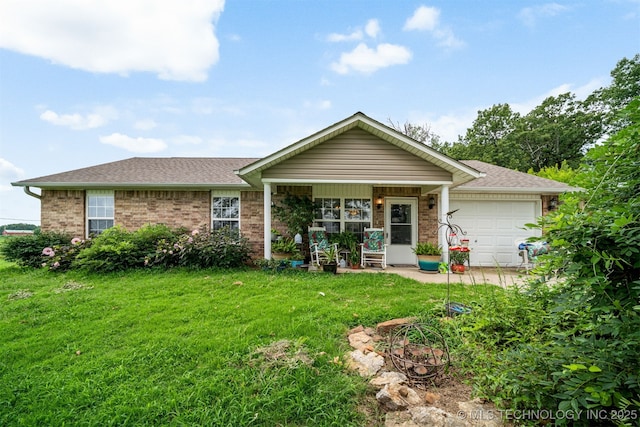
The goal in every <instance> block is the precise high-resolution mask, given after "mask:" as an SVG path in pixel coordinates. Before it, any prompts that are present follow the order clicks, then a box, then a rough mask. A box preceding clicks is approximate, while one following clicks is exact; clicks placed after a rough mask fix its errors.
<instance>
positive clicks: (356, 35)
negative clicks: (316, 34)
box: [327, 19, 381, 43]
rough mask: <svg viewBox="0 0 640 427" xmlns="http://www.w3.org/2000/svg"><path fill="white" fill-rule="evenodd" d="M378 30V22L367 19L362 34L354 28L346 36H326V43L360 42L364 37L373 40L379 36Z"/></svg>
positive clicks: (359, 29) (332, 34)
mask: <svg viewBox="0 0 640 427" xmlns="http://www.w3.org/2000/svg"><path fill="white" fill-rule="evenodd" d="M380 30H381V29H380V23H379V22H378V20H377V19H369V20H368V21H367V23H366V24H365V26H364V32H363V31H362V29H361V28H356V29H355V30H353V31H352V32H350V33H347V34H340V33H331V34H329V35H328V36H327V41H329V42H334V43H339V42H353V41H360V40H362V39H364V36H365V35H366V36H368V37H371V38H372V39H375V38H376V37H378V34H380Z"/></svg>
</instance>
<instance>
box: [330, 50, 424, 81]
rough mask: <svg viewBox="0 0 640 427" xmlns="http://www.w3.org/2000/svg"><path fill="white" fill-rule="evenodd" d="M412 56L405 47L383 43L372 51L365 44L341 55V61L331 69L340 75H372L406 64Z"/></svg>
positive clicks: (332, 65)
mask: <svg viewBox="0 0 640 427" xmlns="http://www.w3.org/2000/svg"><path fill="white" fill-rule="evenodd" d="M411 56H412V54H411V51H410V50H409V49H407V48H406V47H404V46H399V45H393V44H388V43H383V44H379V45H378V46H377V47H376V49H371V48H369V47H368V46H367V45H366V44H365V43H360V44H358V46H356V48H355V49H353V50H352V51H351V52H347V53H343V54H342V55H340V61H338V62H334V63H333V64H331V69H332V70H333V71H335V72H336V73H338V74H348V73H349V72H351V71H357V72H360V73H364V74H371V73H373V72H375V71H377V70H379V69H381V68H386V67H390V66H392V65H399V64H406V63H408V62H409V61H410V60H411Z"/></svg>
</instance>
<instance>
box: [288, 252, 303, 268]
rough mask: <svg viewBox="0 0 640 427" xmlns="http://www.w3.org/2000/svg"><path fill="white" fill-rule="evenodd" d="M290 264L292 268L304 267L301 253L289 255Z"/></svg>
mask: <svg viewBox="0 0 640 427" xmlns="http://www.w3.org/2000/svg"><path fill="white" fill-rule="evenodd" d="M290 263H291V267H292V268H300V267H301V266H302V265H304V255H302V252H300V251H298V250H296V252H295V253H294V254H292V255H291V261H290Z"/></svg>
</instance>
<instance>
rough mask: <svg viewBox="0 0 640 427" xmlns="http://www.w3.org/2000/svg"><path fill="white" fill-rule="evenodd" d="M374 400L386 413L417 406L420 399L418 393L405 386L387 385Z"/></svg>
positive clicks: (420, 401)
mask: <svg viewBox="0 0 640 427" xmlns="http://www.w3.org/2000/svg"><path fill="white" fill-rule="evenodd" d="M376 399H377V400H378V402H379V403H380V404H381V405H382V407H383V408H384V409H386V410H388V411H401V410H404V409H407V408H409V407H410V406H412V405H419V404H421V403H422V399H420V396H419V395H418V393H417V392H416V391H415V390H414V389H412V388H411V387H408V386H407V385H405V384H387V385H385V386H384V388H383V389H382V390H380V391H379V392H378V393H377V394H376Z"/></svg>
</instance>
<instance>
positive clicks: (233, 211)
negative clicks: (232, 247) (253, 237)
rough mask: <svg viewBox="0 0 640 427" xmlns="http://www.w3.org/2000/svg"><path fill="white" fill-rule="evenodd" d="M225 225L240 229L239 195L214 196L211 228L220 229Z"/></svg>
mask: <svg viewBox="0 0 640 427" xmlns="http://www.w3.org/2000/svg"><path fill="white" fill-rule="evenodd" d="M224 227H229V228H231V229H234V230H239V229H240V196H239V195H225V196H219V195H214V196H213V202H212V212H211V229H212V230H218V229H220V228H224Z"/></svg>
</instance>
